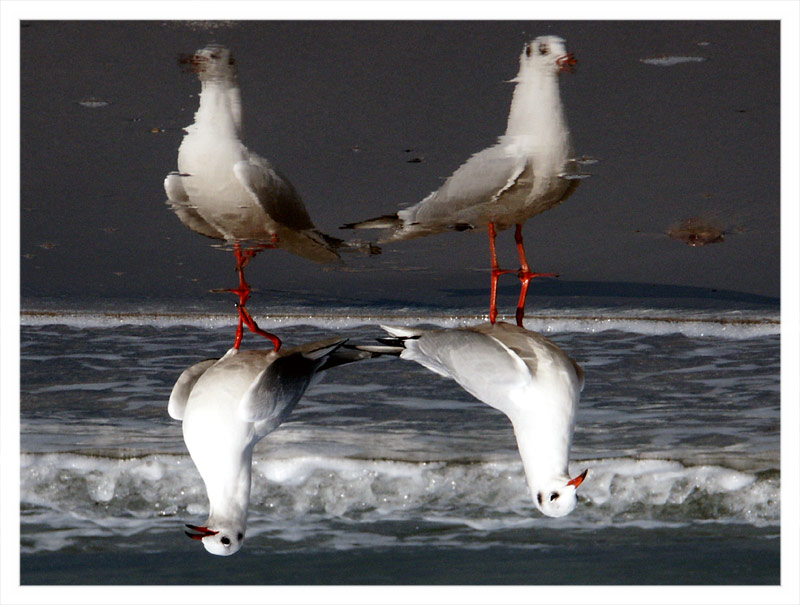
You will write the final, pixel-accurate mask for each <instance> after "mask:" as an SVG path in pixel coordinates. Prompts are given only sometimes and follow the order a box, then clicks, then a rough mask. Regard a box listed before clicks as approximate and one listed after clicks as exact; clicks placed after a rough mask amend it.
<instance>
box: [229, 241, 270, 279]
mask: <svg viewBox="0 0 800 605" xmlns="http://www.w3.org/2000/svg"><path fill="white" fill-rule="evenodd" d="M277 247H278V234H277V233H273V234H272V241H271V242H270V243H269V244H267V243H260V244H255V245H253V246H252V247H250V248H247V249H246V250H242V245H241V243H240V242H238V241H237V242H235V243H234V244H233V253H234V254H235V255H236V270H237V271H238V270H239V269H244V268H245V266H246V265H247V263H249V262H250V260H251V259H253V258H255V256H256V254H258V253H259V252H261V251H262V250H272V249H274V248H277Z"/></svg>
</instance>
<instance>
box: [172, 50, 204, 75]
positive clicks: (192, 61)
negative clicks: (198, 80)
mask: <svg viewBox="0 0 800 605" xmlns="http://www.w3.org/2000/svg"><path fill="white" fill-rule="evenodd" d="M207 62H208V59H206V58H205V57H201V56H200V55H185V54H180V55H178V63H179V64H180V65H182V66H183V67H184V69H185V70H186V71H187V72H189V73H195V74H196V73H200V72H201V71H203V70H205V64H206V63H207Z"/></svg>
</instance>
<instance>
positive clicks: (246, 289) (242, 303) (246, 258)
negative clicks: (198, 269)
mask: <svg viewBox="0 0 800 605" xmlns="http://www.w3.org/2000/svg"><path fill="white" fill-rule="evenodd" d="M268 247H270V245H268V244H265V245H262V246H257V247H255V248H250V249H248V250H245V251H244V252H243V251H242V249H241V246H240V245H239V242H236V244H235V245H234V249H233V251H234V254H235V255H236V271H237V272H238V273H239V287H238V288H227V289H225V290H223V291H225V292H232V293H233V294H236V295H237V296H238V297H239V304H238V305H237V306H238V308H239V325H238V326H237V328H236V338H235V340H234V342H233V347H234V348H235V349H238V348H239V346H240V345H241V344H242V337H243V335H244V331H243V325H247V327H248V328H249V329H250V331H251V332H253V333H255V334H260V335H261V336H264V337H265V338H268V339H269V340H271V341H272V344H273V345H274V346H275V350H276V351H277V350H278V349H280V347H281V340H280V338H278V337H277V336H275V335H274V334H271V333H270V332H266V331H264V330H262V329H261V328H259V327H258V324H256V322H255V320H254V319H253V316H252V315H250V312H249V311H248V310H247V307H246V305H247V301H248V300H250V292H251V288H250V284H248V283H247V280H246V279H245V278H244V268H245V266H246V265H247V263H248V262H250V260H251V259H252V258H253V257H254V256H255V255H256V254H258V253H259V252H261V250H264V249H265V248H268Z"/></svg>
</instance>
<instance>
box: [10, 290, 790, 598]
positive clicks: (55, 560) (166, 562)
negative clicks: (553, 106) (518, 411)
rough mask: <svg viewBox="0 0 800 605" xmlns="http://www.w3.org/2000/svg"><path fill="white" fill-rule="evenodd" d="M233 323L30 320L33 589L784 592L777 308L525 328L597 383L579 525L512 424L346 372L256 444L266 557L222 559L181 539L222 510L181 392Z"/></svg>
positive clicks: (385, 318) (644, 311) (644, 312)
mask: <svg viewBox="0 0 800 605" xmlns="http://www.w3.org/2000/svg"><path fill="white" fill-rule="evenodd" d="M234 319H235V318H234V316H233V315H232V314H225V313H214V312H208V311H203V310H185V311H182V312H181V313H175V312H170V311H167V310H163V309H155V310H153V309H150V310H142V309H135V308H131V309H127V310H124V311H119V310H114V311H109V310H107V309H106V310H99V311H98V310H74V309H73V310H70V311H64V310H56V309H52V308H51V309H46V310H40V311H37V310H26V311H24V312H23V314H22V327H21V351H20V355H21V399H20V404H21V420H20V430H21V459H20V462H21V468H20V495H21V502H20V507H21V509H20V514H21V544H20V548H21V581H22V584H23V585H37V584H198V583H200V584H287V585H296V584H301V585H308V584H523V585H525V584H777V583H778V582H779V581H780V513H781V501H780V459H779V452H780V428H781V425H780V324H779V313H778V311H777V308H753V309H750V310H747V311H742V310H724V309H723V310H720V309H718V308H717V309H671V310H664V309H661V310H658V309H653V308H650V307H648V306H647V305H646V304H644V303H642V304H639V305H633V306H628V307H626V308H614V309H608V308H602V307H587V306H585V305H583V306H580V307H577V306H576V307H569V306H562V307H561V308H552V309H547V310H545V311H544V312H541V313H535V312H531V311H530V310H529V316H528V318H527V319H526V327H527V328H528V329H532V330H535V331H538V332H541V333H543V334H545V335H546V336H547V337H548V338H550V339H551V340H553V341H554V342H555V343H556V344H557V345H559V346H560V347H562V348H563V349H564V350H565V351H567V352H568V353H569V354H570V355H571V356H572V357H573V358H575V359H576V360H577V361H578V362H579V363H580V364H581V366H582V367H583V369H584V371H585V373H586V385H585V388H584V391H583V393H582V397H581V401H580V404H579V409H578V413H577V421H576V428H575V435H574V441H573V447H572V453H571V461H570V474H571V475H576V474H578V473H580V472H582V471H583V470H584V469H586V468H588V469H589V474H588V477H587V479H586V481H585V482H584V483H583V484H582V485H581V487H580V489H579V491H578V494H579V502H578V506H577V508H576V509H575V511H574V512H573V513H572V514H570V515H569V516H567V517H564V518H560V519H551V518H546V517H543V516H542V515H541V514H539V512H538V511H537V510H536V508H535V506H534V504H533V502H532V499H531V495H530V492H529V491H528V487H527V484H526V481H525V475H524V472H523V469H522V464H521V461H520V458H519V454H518V452H517V449H516V443H515V440H514V435H513V432H512V429H511V425H510V423H509V421H508V420H507V419H506V418H505V416H503V415H502V414H501V413H499V412H497V411H496V410H493V409H492V408H490V407H488V406H486V405H485V404H482V403H480V402H478V401H476V400H475V399H474V398H472V397H471V396H470V395H468V394H467V393H466V392H464V391H463V390H462V389H461V388H460V387H459V386H458V385H457V384H456V383H454V382H452V381H449V380H446V379H444V378H441V377H439V376H437V375H435V374H433V373H431V372H429V371H427V370H425V369H424V368H422V367H421V366H419V365H417V364H415V363H411V362H407V361H403V360H400V359H397V358H388V357H387V358H379V359H372V360H367V361H362V362H359V363H354V364H350V365H346V366H341V367H338V368H334V369H332V370H330V371H329V372H328V373H327V374H326V376H325V378H324V380H323V381H322V382H321V383H319V384H318V385H316V386H314V387H312V388H311V389H309V391H308V392H307V393H306V395H305V397H304V398H303V399H302V401H301V402H300V404H299V405H298V407H297V408H296V409H295V411H294V412H293V414H292V416H291V417H290V418H289V420H288V421H287V422H286V423H284V424H283V425H282V426H281V427H279V428H278V429H277V430H276V431H275V432H274V433H272V434H270V435H268V436H267V437H266V438H265V439H263V440H262V441H261V442H260V443H259V445H258V446H257V448H256V451H255V455H254V461H253V479H252V492H251V497H250V513H249V520H248V527H247V536H246V540H245V544H244V547H243V549H242V550H241V551H240V552H239V553H237V554H236V555H234V556H232V557H227V558H221V557H215V556H213V555H210V554H208V553H206V552H205V550H204V549H203V548H202V547H201V546H200V545H199V544H197V542H195V541H192V540H189V539H188V538H186V536H184V534H183V530H184V524H185V523H192V524H202V523H203V522H204V521H205V519H206V516H207V514H208V500H207V498H206V494H205V489H204V486H203V482H202V480H201V478H200V476H199V474H198V473H197V470H196V469H195V467H194V464H193V463H192V460H191V458H190V457H189V455H188V453H187V451H186V448H185V445H184V443H183V439H182V435H181V427H180V423H179V422H176V421H174V420H172V419H171V418H170V417H169V416H168V415H167V401H168V399H169V394H170V391H171V389H172V386H173V384H174V383H175V380H176V379H177V377H178V376H179V375H180V373H181V372H182V371H183V370H184V369H185V368H186V367H188V366H190V365H192V364H194V363H196V362H197V361H200V360H202V359H206V358H210V357H220V356H221V355H223V354H224V353H225V351H226V350H227V349H228V348H230V346H231V345H232V342H233V331H234V330H233V328H234V325H235V324H234ZM257 319H258V321H259V325H260V326H261V327H263V328H265V329H268V330H275V331H277V332H278V333H279V334H280V336H281V337H282V339H283V340H284V342H286V343H287V345H292V344H298V343H302V342H307V341H313V340H318V339H323V338H329V337H331V336H333V335H339V336H341V337H343V338H348V339H349V342H350V343H352V344H373V343H374V342H375V338H377V337H380V336H382V335H383V334H384V333H383V331H382V330H381V328H380V325H381V324H390V325H425V326H431V327H434V326H441V327H453V326H458V325H472V324H476V323H481V322H482V321H485V318H483V317H480V316H472V315H469V314H458V313H442V312H440V310H436V309H428V310H426V309H424V308H423V309H420V308H415V309H413V313H409V310H408V309H401V310H397V309H395V310H386V311H385V312H383V313H382V312H381V311H380V310H378V312H377V313H376V312H372V313H367V312H365V311H364V310H362V309H356V308H337V309H326V310H325V311H324V312H322V311H321V310H320V309H310V310H308V312H305V311H302V312H295V313H288V312H281V311H280V310H279V311H278V312H276V313H273V314H271V315H269V316H260V315H259V316H257ZM243 346H244V347H245V348H254V347H259V346H260V347H265V348H266V346H267V342H266V341H264V340H262V339H258V338H257V337H255V336H253V335H251V334H247V335H246V336H245V341H244V345H243ZM215 437H218V438H219V439H224V438H225V436H224V435H219V436H215V435H214V427H209V439H214V438H215Z"/></svg>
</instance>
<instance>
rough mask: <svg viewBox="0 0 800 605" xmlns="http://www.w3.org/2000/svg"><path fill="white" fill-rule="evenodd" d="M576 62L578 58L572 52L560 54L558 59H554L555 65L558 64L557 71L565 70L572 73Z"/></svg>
mask: <svg viewBox="0 0 800 605" xmlns="http://www.w3.org/2000/svg"><path fill="white" fill-rule="evenodd" d="M577 64H578V60H577V59H576V58H575V55H573V54H572V53H567V54H566V55H561V56H560V57H559V58H558V59H556V65H558V71H565V72H567V73H572V72H574V71H575V66H576V65H577Z"/></svg>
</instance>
